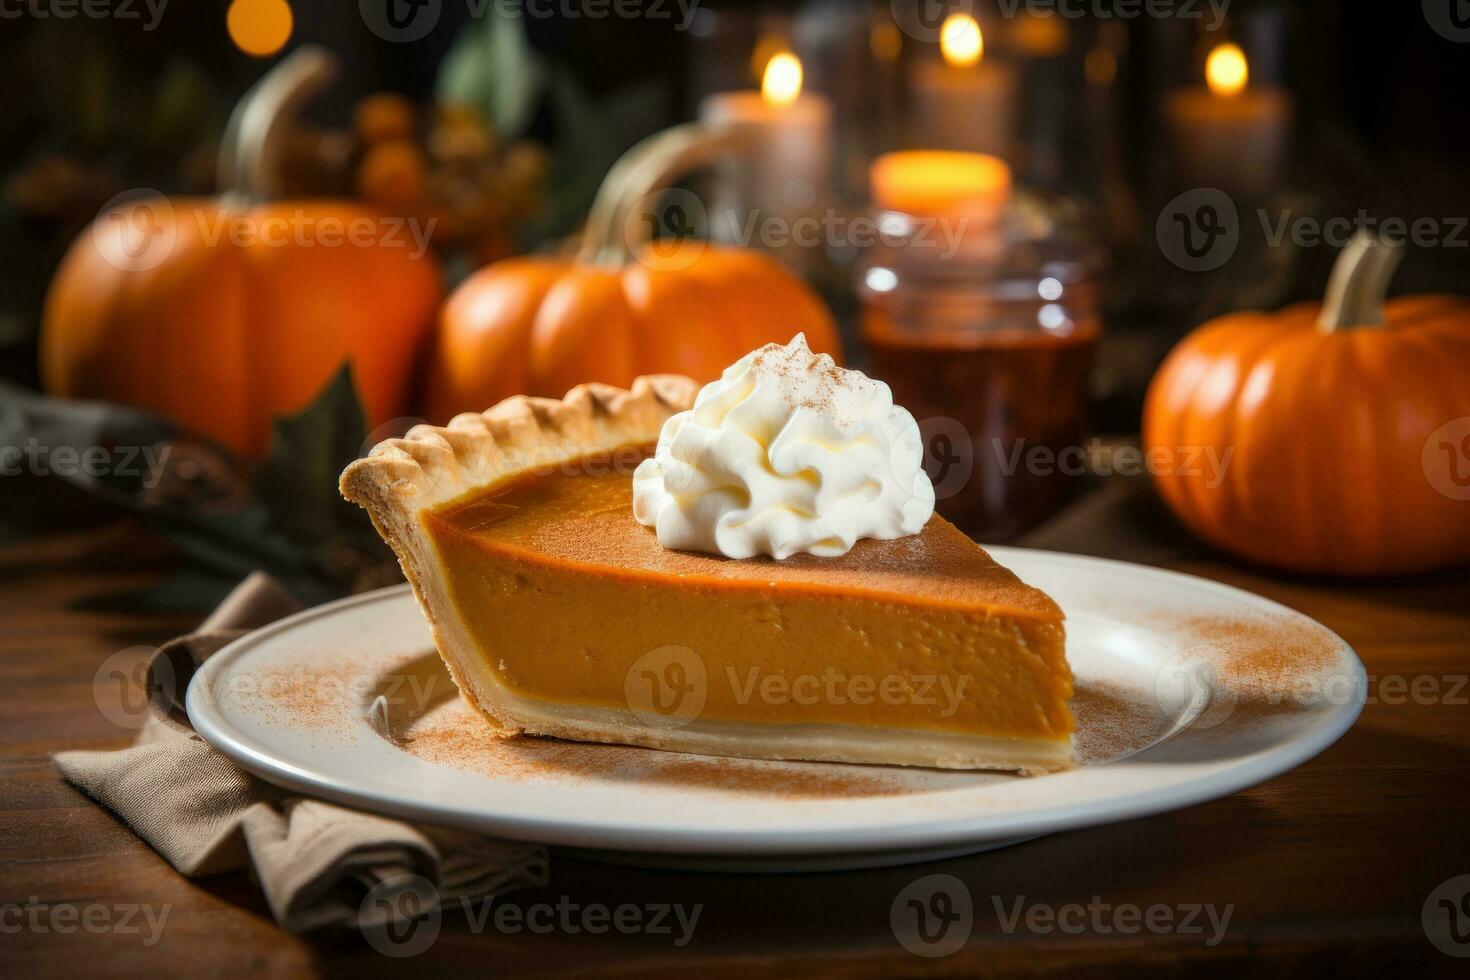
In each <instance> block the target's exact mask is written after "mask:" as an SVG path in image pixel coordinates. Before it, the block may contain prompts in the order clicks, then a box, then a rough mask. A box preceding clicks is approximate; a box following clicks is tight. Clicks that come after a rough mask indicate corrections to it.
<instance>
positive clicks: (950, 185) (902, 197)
mask: <svg viewBox="0 0 1470 980" xmlns="http://www.w3.org/2000/svg"><path fill="white" fill-rule="evenodd" d="M868 181H869V184H870V185H871V186H872V192H873V203H874V204H876V205H877V206H878V209H879V210H880V211H900V212H902V213H904V214H911V215H916V216H921V217H930V218H933V217H939V218H949V217H956V216H967V217H969V218H971V219H972V220H974V221H976V222H977V223H978V224H980V225H994V224H998V223H999V222H1000V220H1001V217H1002V216H1003V215H1004V213H1005V209H1006V206H1007V205H1008V204H1009V203H1010V198H1011V168H1010V167H1009V166H1007V165H1006V162H1005V161H1004V160H1002V159H1000V158H999V157H993V156H986V155H985V154H983V153H959V152H955V151H952V150H904V151H902V152H899V153H885V154H883V155H882V156H880V157H879V158H878V159H877V160H874V161H873V166H872V167H871V168H870V169H869V171H868Z"/></svg>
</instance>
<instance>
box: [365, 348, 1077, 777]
mask: <svg viewBox="0 0 1470 980" xmlns="http://www.w3.org/2000/svg"><path fill="white" fill-rule="evenodd" d="M697 390H698V386H697V385H696V384H695V383H694V382H693V381H691V380H689V379H688V378H682V377H677V376H672V375H658V376H650V377H643V378H639V379H637V380H636V381H635V382H634V383H633V386H632V388H631V389H630V390H624V389H619V388H614V387H610V386H607V385H582V386H579V387H578V388H575V389H573V390H572V391H571V392H570V393H569V394H568V395H567V397H566V398H564V399H562V400H560V401H557V400H554V399H544V398H529V397H516V398H511V399H508V400H506V401H504V402H502V403H500V404H499V405H496V406H495V407H494V408H491V409H489V410H488V411H486V412H484V413H483V414H479V415H475V414H467V415H461V416H459V417H457V418H456V419H454V420H453V421H452V422H451V423H450V424H449V425H448V426H447V427H445V428H436V427H431V426H419V427H417V428H416V429H414V430H413V431H411V432H410V433H409V434H408V435H407V437H405V438H403V439H392V440H388V441H387V442H384V443H382V444H381V445H379V446H377V447H376V448H375V449H374V450H373V452H372V453H371V455H370V456H368V458H366V459H362V460H358V461H357V462H354V463H353V464H352V465H350V466H349V467H348V468H347V470H346V471H345V472H344V473H343V474H342V480H341V488H342V493H343V495H344V496H345V497H346V498H347V499H348V500H352V501H355V502H356V503H358V504H361V505H362V506H363V507H364V508H366V509H367V511H368V512H369V514H370V515H371V516H372V519H373V522H374V524H375V525H376V526H377V528H378V530H379V532H380V533H381V534H382V535H383V538H384V539H385V540H386V541H387V542H388V543H389V544H390V545H391V546H392V548H393V550H394V551H395V552H396V553H397V555H398V558H399V560H400V562H401V564H402V566H403V570H404V573H405V574H406V575H407V577H408V580H409V581H410V582H411V583H412V585H413V588H414V592H415V595H416V596H417V598H418V601H419V605H420V607H421V608H422V609H423V611H424V614H425V616H426V617H427V619H428V621H429V624H430V627H431V630H432V632H433V636H434V642H435V644H436V645H437V646H438V649H439V652H440V653H441V655H442V656H443V658H444V661H445V663H446V664H447V665H448V667H449V670H450V672H451V674H452V675H453V677H454V680H455V682H456V684H458V686H459V689H460V692H461V693H462V695H463V696H464V697H465V699H466V701H467V702H468V703H469V704H470V705H471V706H473V707H474V708H475V709H476V710H477V711H478V712H479V713H480V714H481V715H482V716H484V718H485V720H486V722H487V723H488V724H490V725H492V726H494V727H495V728H497V729H499V730H501V731H503V732H504V733H506V734H507V735H511V734H516V733H520V732H525V733H528V734H536V735H551V736H558V737H562V738H570V739H576V740H580V741H596V742H613V743H623V744H631V745H641V746H648V747H651V748H658V749H667V750H672V751H682V752H695V753H701V754H706V755H724V756H736V757H744V758H757V759H804V760H824V761H835V762H861V763H885V764H891V765H914V766H931V767H939V768H957V769H1005V770H1013V771H1019V772H1026V773H1036V772H1046V771H1051V770H1055V769H1060V768H1066V767H1068V766H1070V765H1071V764H1072V752H1071V732H1072V716H1071V712H1070V710H1069V709H1068V705H1067V702H1068V699H1069V698H1070V696H1071V693H1072V677H1071V673H1070V671H1069V670H1068V668H1067V664H1066V660H1065V656H1064V653H1063V643H1064V638H1063V630H1062V614H1061V611H1060V610H1059V609H1058V608H1057V607H1056V605H1055V603H1053V602H1052V601H1051V600H1050V599H1049V598H1048V597H1046V596H1045V595H1044V594H1043V593H1041V592H1040V591H1039V590H1036V589H1033V588H1031V587H1029V586H1026V585H1024V584H1023V583H1021V582H1020V581H1019V580H1018V579H1017V578H1016V577H1015V576H1014V575H1013V574H1011V573H1010V572H1009V571H1007V570H1005V569H1004V568H1002V567H1001V566H999V565H998V564H996V563H995V562H994V561H993V560H992V559H991V558H990V556H989V555H987V554H986V553H985V552H984V551H983V550H982V549H981V548H980V547H979V546H978V545H975V544H974V543H973V542H971V541H970V540H969V539H968V538H966V537H965V536H964V535H963V534H961V533H960V532H959V531H957V530H955V529H954V528H953V527H952V526H951V525H949V524H948V523H947V522H945V521H944V520H943V519H942V518H940V517H938V516H935V517H934V518H932V519H931V520H930V522H929V524H928V525H927V526H926V527H925V528H924V530H923V531H922V532H921V533H920V534H918V535H913V536H910V537H908V538H901V539H897V540H894V541H871V540H869V541H860V542H859V543H858V545H857V546H855V547H854V548H853V549H852V551H850V552H848V554H847V555H844V556H842V557H841V558H835V559H818V558H811V557H809V556H798V557H797V558H793V559H788V560H786V561H785V562H774V561H773V560H771V559H753V560H746V561H731V560H728V559H723V558H720V557H718V556H710V555H699V554H690V553H684V552H672V551H668V550H667V549H662V548H660V546H659V545H658V544H657V541H656V540H655V539H654V534H653V531H651V530H650V529H648V528H644V527H642V526H640V525H638V524H637V522H636V521H635V520H634V519H633V515H632V512H631V509H630V508H624V507H622V506H621V504H620V501H621V500H622V499H623V498H622V496H619V495H626V494H627V493H628V492H629V491H628V489H627V487H625V486H623V485H621V484H620V483H618V481H619V480H626V481H628V483H629V484H630V483H631V477H630V476H628V475H627V474H626V472H624V473H622V474H621V475H618V474H615V473H610V472H608V471H606V469H605V468H604V469H603V470H601V471H599V475H597V476H595V477H586V478H584V477H582V476H576V475H572V476H568V475H567V474H568V473H577V472H580V470H578V468H577V466H578V465H580V461H584V460H588V459H594V458H595V459H599V460H603V461H604V462H605V461H608V460H611V459H613V458H614V457H615V456H616V455H617V454H619V453H620V452H621V453H624V456H623V459H622V461H623V463H624V464H626V462H627V456H626V451H629V450H647V449H649V448H651V447H652V446H653V444H654V443H655V442H656V441H657V439H658V435H659V431H660V429H661V428H662V426H663V423H664V421H665V420H666V419H667V418H669V417H670V416H671V415H673V414H674V413H676V412H679V411H682V410H684V409H686V408H688V407H689V406H690V405H691V404H692V403H693V400H694V396H695V394H696V392H697ZM634 458H635V459H636V455H635V457H634ZM584 479H585V481H586V482H585V483H584V482H580V481H583V480H584ZM537 481H551V482H545V483H538V482H537ZM584 487H585V493H586V494H588V495H598V496H597V500H598V501H599V504H598V505H597V506H592V505H589V506H588V507H586V508H585V513H584V512H582V511H581V510H578V509H577V508H576V507H575V506H570V507H569V506H568V505H567V502H566V501H567V500H568V499H571V500H572V501H573V503H575V501H576V498H577V495H578V494H581V493H583V492H584V491H583V488H584ZM527 488H529V489H527ZM542 491H544V492H542ZM553 500H559V501H560V503H558V504H557V505H556V506H555V507H553V506H552V505H551V503H550V502H551V501H553ZM607 500H616V501H618V502H619V504H618V506H611V505H605V502H606V501H607ZM486 508H488V509H489V512H494V513H501V512H504V513H513V514H514V519H513V520H507V521H506V522H504V526H503V527H502V526H501V525H497V524H496V523H495V522H494V521H493V520H492V521H487V520H485V519H484V514H483V513H482V512H485V511H486ZM665 649H671V650H678V651H685V652H680V653H678V654H677V655H676V657H687V656H689V655H693V656H694V657H695V658H697V659H698V660H699V663H700V666H701V670H702V675H703V677H702V681H703V684H702V691H701V698H700V702H699V703H700V707H699V709H698V710H697V711H696V712H695V713H694V714H692V715H687V714H679V713H678V712H675V713H674V714H672V715H670V716H667V717H665V716H663V715H660V714H659V712H658V711H657V710H650V705H649V704H640V703H637V698H636V696H635V695H634V694H632V693H630V692H632V691H633V690H634V689H635V688H634V687H627V686H625V684H629V683H634V681H636V679H637V678H636V675H637V674H638V673H639V672H640V670H642V666H643V665H647V664H648V660H647V659H646V658H647V657H649V656H653V657H654V658H655V663H654V666H655V667H657V666H658V663H657V660H658V657H661V656H664V654H663V653H661V652H660V651H663V650H665ZM679 669H680V671H681V672H680V673H679V674H678V675H677V676H678V677H679V678H683V677H684V676H685V674H684V673H683V672H682V671H683V667H682V665H681V666H680V667H679ZM771 676H775V677H777V678H778V679H779V680H780V681H781V682H782V683H783V684H786V685H787V686H785V687H781V686H779V685H778V687H777V688H776V689H775V690H777V691H785V693H786V695H787V696H785V697H775V698H772V697H769V696H765V695H764V694H763V693H761V692H763V691H765V690H768V689H763V688H761V687H759V682H760V681H762V680H766V679H768V678H769V677H771ZM808 676H809V677H830V676H837V677H841V678H843V679H844V681H843V683H846V684H848V685H849V686H847V687H845V688H842V689H841V690H842V691H843V692H846V693H844V694H842V695H839V696H838V697H836V698H834V697H833V696H832V695H830V694H828V695H827V696H826V698H825V699H824V698H823V697H821V696H818V697H816V698H815V700H813V699H811V698H807V699H802V698H795V699H793V698H791V697H790V696H789V694H790V692H791V691H792V690H793V688H791V687H790V686H789V682H790V681H792V679H793V678H799V677H808ZM936 676H937V677H940V678H941V680H943V681H945V683H947V684H948V686H947V688H945V687H944V686H943V684H934V682H933V681H931V684H932V685H933V686H934V688H935V691H936V693H935V696H934V698H933V699H932V700H934V701H936V702H938V701H939V700H940V699H939V696H938V694H937V692H938V691H939V690H941V689H945V690H948V691H949V692H955V693H952V694H951V695H950V696H949V697H948V698H947V700H946V701H945V702H944V703H941V704H936V705H935V706H932V707H930V706H918V707H916V706H915V703H918V702H919V701H921V700H922V699H920V698H918V697H917V696H916V695H915V692H917V690H918V687H919V685H918V684H917V683H914V682H912V679H913V678H915V677H917V678H920V679H922V678H924V677H936ZM630 677H633V678H634V681H630V680H629V678H630ZM890 677H902V678H908V679H910V680H909V681H905V682H904V683H908V684H909V687H907V688H905V690H906V691H907V692H908V694H906V695H905V696H904V697H897V696H895V697H894V698H892V699H890V700H885V699H883V698H875V697H873V696H872V694H871V690H870V689H871V688H873V687H877V686H878V685H882V684H883V683H884V681H885V678H890ZM854 678H857V679H859V680H861V679H863V678H867V679H868V680H869V687H867V688H862V690H864V691H869V698H868V703H867V704H866V706H863V707H857V706H855V704H853V703H851V698H849V697H847V694H850V693H851V692H852V691H853V690H855V689H856V688H853V687H852V686H851V682H852V680H853V679H854ZM946 679H952V680H953V683H948V680H946ZM635 686H636V684H635ZM742 690H743V695H744V696H743V697H741V696H740V692H741V691H742ZM795 690H798V691H799V690H801V688H800V687H799V686H798V687H797V688H795ZM811 690H819V688H818V687H816V686H815V684H814V686H813V687H812V688H811ZM826 690H828V691H831V690H837V688H832V687H828V688H827V689H826ZM883 690H884V691H885V692H886V691H887V690H888V688H886V687H885V688H883ZM894 690H897V688H895V689H894ZM752 692H755V693H754V694H753V693H752ZM905 697H906V698H907V701H905ZM908 702H914V703H908Z"/></svg>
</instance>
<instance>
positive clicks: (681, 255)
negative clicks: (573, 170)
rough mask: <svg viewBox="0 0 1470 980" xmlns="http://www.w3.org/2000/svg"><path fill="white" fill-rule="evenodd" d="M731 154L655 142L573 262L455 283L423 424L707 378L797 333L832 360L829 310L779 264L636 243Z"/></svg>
mask: <svg viewBox="0 0 1470 980" xmlns="http://www.w3.org/2000/svg"><path fill="white" fill-rule="evenodd" d="M732 142H734V141H732V140H731V139H728V138H726V137H725V136H720V135H712V134H711V133H709V132H708V131H705V130H701V129H699V128H698V127H676V128H675V129H674V130H670V131H668V132H666V133H664V134H661V135H660V136H656V137H652V138H651V140H650V141H648V142H646V143H644V144H641V145H640V146H638V147H635V148H634V149H633V150H631V151H629V154H628V156H626V157H625V158H624V159H623V160H622V161H620V162H619V164H618V165H617V166H616V167H614V168H613V170H612V171H611V172H610V173H609V174H608V178H607V180H606V181H605V182H604V184H603V187H602V189H601V191H599V194H598V200H597V202H596V203H595V204H594V206H593V210H592V214H591V216H590V218H589V220H588V223H587V228H586V230H585V232H584V234H583V239H582V244H581V249H580V251H579V252H578V253H577V256H576V257H575V258H572V259H563V258H550V257H520V258H513V259H507V260H505V261H502V262H498V263H495V264H493V265H490V266H487V267H486V268H484V269H481V270H480V271H479V272H477V273H475V274H474V275H472V276H471V277H470V278H468V279H467V280H465V281H464V282H463V283H461V284H460V286H459V287H458V288H457V289H456V290H455V291H454V293H453V294H452V295H451V296H450V298H449V301H448V302H447V303H446V304H445V306H444V309H443V312H442V313H441V315H440V318H439V326H438V331H437V334H436V337H435V340H434V343H433V345H432V347H431V352H430V361H429V367H428V382H427V386H426V398H427V404H426V406H425V411H426V414H427V415H428V417H429V418H430V419H431V420H433V421H435V422H444V421H446V420H447V419H449V418H450V417H452V416H454V415H456V414H458V413H460V412H471V411H481V410H483V409H484V408H485V406H487V405H493V404H495V403H496V402H497V401H500V400H501V399H502V398H506V397H509V396H511V395H516V394H522V393H525V394H533V395H546V396H551V397H561V396H562V395H563V394H565V393H566V392H567V390H568V389H570V388H572V387H573V386H575V385H578V384H581V383H582V382H585V381H601V382H606V383H608V384H615V385H623V386H626V385H628V384H629V383H631V382H632V380H633V378H635V377H636V376H638V375H640V374H650V373H658V372H672V373H677V374H687V375H689V376H690V377H693V378H696V379H698V380H701V381H704V380H710V379H713V378H715V377H717V376H718V375H719V373H720V371H721V370H723V369H724V368H725V367H727V366H728V365H730V364H731V363H732V362H733V361H735V360H737V359H738V358H740V357H741V356H742V355H744V354H746V353H748V352H749V351H751V350H752V349H753V348H756V347H759V346H761V345H762V344H767V343H773V342H775V343H785V342H786V341H788V340H790V339H791V338H792V336H793V335H795V334H796V333H797V332H799V331H804V332H805V333H806V337H807V342H808V343H809V344H810V345H811V347H812V349H813V350H815V351H819V352H825V353H829V354H832V355H833V356H834V357H838V358H839V359H840V354H841V349H840V345H839V342H838V337H837V330H836V327H835V326H834V324H833V322H832V316H831V314H830V313H829V312H828V311H827V308H826V306H825V305H824V304H823V303H822V301H821V299H820V298H819V297H818V296H817V294H816V293H815V292H813V291H812V290H811V289H810V288H809V287H808V286H807V285H806V284H805V283H803V282H802V281H801V280H800V279H798V278H796V277H795V276H794V275H792V274H791V273H790V272H787V271H786V270H785V269H784V268H782V267H781V266H780V265H779V264H777V263H776V262H775V261H774V260H772V259H770V258H768V257H766V256H765V255H762V254H761V253H758V252H754V251H751V250H747V249H737V248H724V247H719V246H715V245H709V244H706V243H705V242H703V241H700V240H697V239H681V240H680V241H678V242H677V243H676V244H673V245H669V244H667V243H659V244H656V245H647V244H643V243H641V242H639V241H638V235H637V232H638V230H639V229H640V228H641V227H642V224H643V222H642V221H641V220H639V219H641V218H646V217H647V216H646V214H644V213H643V212H642V211H641V210H640V208H642V206H643V204H644V202H646V201H647V200H649V199H651V195H652V194H653V192H654V190H656V189H657V188H658V187H661V186H663V185H665V184H667V183H668V182H669V181H671V180H672V179H674V178H675V177H677V176H678V175H679V174H681V173H683V172H684V171H685V169H686V168H688V167H689V166H691V165H693V164H695V163H697V162H702V161H705V160H707V159H709V158H710V157H711V156H712V155H714V154H717V153H719V152H722V151H723V150H724V149H727V148H729V147H730V146H731V144H732Z"/></svg>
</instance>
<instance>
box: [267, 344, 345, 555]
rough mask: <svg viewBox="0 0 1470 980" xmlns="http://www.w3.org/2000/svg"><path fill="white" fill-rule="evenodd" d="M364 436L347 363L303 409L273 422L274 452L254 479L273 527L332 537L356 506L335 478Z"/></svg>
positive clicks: (301, 535)
mask: <svg viewBox="0 0 1470 980" xmlns="http://www.w3.org/2000/svg"><path fill="white" fill-rule="evenodd" d="M366 439H367V426H366V424H365V422H364V421H363V411H362V406H361V404H360V403H359V402H358V399H357V390H356V388H355V387H354V386H353V383H352V368H351V366H350V365H347V364H344V365H343V366H342V368H341V369H340V370H339V371H338V372H337V373H336V375H335V376H333V378H332V380H331V381H330V382H329V383H328V384H327V386H326V388H324V389H323V390H322V393H321V394H319V395H318V396H317V397H316V400H315V401H313V402H312V403H311V404H310V405H308V406H307V407H306V408H305V409H304V410H302V411H301V413H300V414H298V415H293V416H290V417H289V418H278V419H276V421H275V423H274V424H273V428H272V436H271V449H270V456H269V457H267V458H266V461H265V463H264V464H263V465H262V466H261V468H260V473H259V476H258V477H257V479H256V495H257V497H258V498H259V499H260V501H261V503H262V504H264V505H265V509H266V513H267V514H268V515H269V518H270V526H271V527H272V528H273V529H276V530H279V531H281V532H282V533H284V534H285V535H286V536H287V537H289V538H291V539H292V540H295V541H298V542H309V543H322V542H328V541H330V540H331V539H332V537H333V536H334V532H336V531H338V530H339V529H341V528H342V527H344V526H345V524H346V520H345V519H344V515H348V514H352V513H354V512H356V511H357V508H356V507H352V506H351V505H349V504H347V502H346V501H344V500H343V499H342V496H341V494H340V493H338V491H337V477H338V474H340V473H341V472H342V469H343V467H345V466H346V465H347V464H348V463H350V462H352V461H353V460H354V459H356V458H357V457H358V454H359V453H360V452H361V451H362V444H363V442H364V441H365V440H366Z"/></svg>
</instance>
